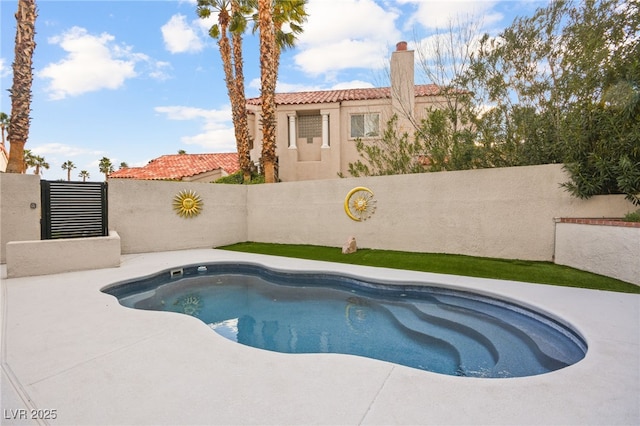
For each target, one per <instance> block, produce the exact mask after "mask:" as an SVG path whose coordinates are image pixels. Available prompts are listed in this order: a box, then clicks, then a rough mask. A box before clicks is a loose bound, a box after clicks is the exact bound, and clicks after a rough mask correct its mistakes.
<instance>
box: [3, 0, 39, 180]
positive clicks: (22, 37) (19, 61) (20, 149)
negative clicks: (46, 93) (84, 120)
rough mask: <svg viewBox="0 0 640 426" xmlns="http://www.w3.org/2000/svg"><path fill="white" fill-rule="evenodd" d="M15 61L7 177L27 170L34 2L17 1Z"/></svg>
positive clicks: (34, 42)
mask: <svg viewBox="0 0 640 426" xmlns="http://www.w3.org/2000/svg"><path fill="white" fill-rule="evenodd" d="M15 16H16V21H17V27H16V38H15V47H14V52H15V58H14V61H13V85H12V86H11V89H10V90H9V92H10V96H11V126H10V127H9V143H10V144H11V147H10V151H9V163H8V164H7V172H8V173H22V172H23V170H24V169H23V167H24V162H23V160H24V145H25V143H26V142H27V139H29V125H30V121H31V119H30V117H29V114H30V113H31V85H32V83H33V52H34V50H35V48H36V41H35V24H36V17H37V12H36V2H35V0H18V10H17V12H16V15H15Z"/></svg>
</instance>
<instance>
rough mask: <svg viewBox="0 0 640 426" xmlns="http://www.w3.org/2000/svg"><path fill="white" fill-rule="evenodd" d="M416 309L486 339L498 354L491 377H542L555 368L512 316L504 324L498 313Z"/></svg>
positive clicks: (443, 306)
mask: <svg viewBox="0 0 640 426" xmlns="http://www.w3.org/2000/svg"><path fill="white" fill-rule="evenodd" d="M416 308H417V309H418V310H419V311H420V312H422V313H423V314H424V315H427V316H437V317H440V318H445V319H451V320H455V321H456V322H458V323H459V324H460V325H463V326H466V327H470V328H473V329H474V330H476V331H477V332H478V333H480V334H482V335H483V336H486V338H488V339H489V340H490V341H491V342H492V343H493V345H494V347H495V348H496V351H497V354H498V360H497V363H496V364H495V366H494V368H493V371H492V373H491V374H492V377H511V376H522V375H526V374H525V372H527V371H528V372H529V375H531V374H542V373H546V372H548V371H550V369H551V368H550V367H551V366H554V367H557V366H556V364H557V363H558V361H557V360H556V359H554V358H551V357H549V356H547V355H546V354H544V353H543V352H542V351H541V350H540V348H539V347H538V345H536V343H535V341H534V340H533V339H532V338H531V336H530V335H529V334H528V333H527V332H526V331H523V330H522V329H521V328H519V327H517V326H516V325H515V324H516V323H517V322H518V319H517V317H516V316H510V317H509V319H508V320H505V319H502V318H503V316H504V315H500V314H501V312H498V311H499V309H496V310H491V309H489V310H488V311H478V310H476V309H474V308H475V306H473V305H472V306H459V305H452V304H446V303H442V304H438V305H435V304H416ZM502 314H503V313H502ZM472 371H475V370H472Z"/></svg>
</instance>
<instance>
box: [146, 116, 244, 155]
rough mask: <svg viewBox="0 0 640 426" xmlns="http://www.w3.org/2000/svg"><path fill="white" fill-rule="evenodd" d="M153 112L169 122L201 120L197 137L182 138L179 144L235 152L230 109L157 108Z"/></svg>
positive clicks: (214, 150)
mask: <svg viewBox="0 0 640 426" xmlns="http://www.w3.org/2000/svg"><path fill="white" fill-rule="evenodd" d="M154 110H155V111H156V112H158V113H160V114H164V115H166V117H167V118H168V119H169V120H201V121H203V124H202V129H201V132H200V133H199V134H197V135H192V136H183V137H182V138H180V140H181V142H182V143H184V144H186V145H197V146H201V147H203V148H205V149H207V150H208V151H210V152H232V151H235V150H236V143H235V135H234V131H233V123H232V122H231V108H230V107H229V106H228V105H227V106H225V107H224V109H218V110H215V109H214V110H208V109H202V108H194V107H187V106H159V107H155V108H154Z"/></svg>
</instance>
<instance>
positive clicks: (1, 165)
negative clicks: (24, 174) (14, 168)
mask: <svg viewBox="0 0 640 426" xmlns="http://www.w3.org/2000/svg"><path fill="white" fill-rule="evenodd" d="M8 164H9V152H7V148H5V146H4V142H3V143H1V144H0V172H6V171H7V165H8Z"/></svg>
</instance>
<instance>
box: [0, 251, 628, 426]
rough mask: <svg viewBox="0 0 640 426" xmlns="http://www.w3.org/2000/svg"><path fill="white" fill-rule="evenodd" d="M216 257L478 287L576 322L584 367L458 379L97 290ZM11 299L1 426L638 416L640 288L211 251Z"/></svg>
mask: <svg viewBox="0 0 640 426" xmlns="http://www.w3.org/2000/svg"><path fill="white" fill-rule="evenodd" d="M215 261H242V262H253V263H258V264H262V265H264V266H267V267H270V268H275V269H284V270H287V269H288V270H304V271H327V270H331V271H336V272H339V273H348V274H353V275H359V276H363V277H365V278H373V279H382V280H387V279H396V280H401V281H407V282H427V283H438V284H440V285H442V286H448V287H452V288H458V289H463V290H472V291H476V292H480V293H482V294H486V295H492V296H497V297H500V298H503V299H507V300H511V301H517V302H518V303H520V304H524V305H525V306H528V307H532V308H536V309H539V310H543V311H544V312H545V313H547V314H548V315H551V316H553V317H555V318H557V319H561V320H564V321H566V322H568V323H569V324H571V325H572V326H573V327H574V328H575V329H576V330H577V331H578V332H579V333H580V334H581V335H582V336H583V337H584V339H585V341H586V342H587V344H588V346H589V350H588V352H587V355H586V357H585V358H584V359H583V360H582V361H580V362H579V363H577V364H575V365H573V366H570V367H567V368H564V369H562V370H558V371H555V372H552V373H548V374H543V375H539V376H532V377H523V378H510V379H478V378H464V377H453V376H446V375H440V374H436V373H430V372H425V371H420V370H416V369H413V368H409V367H403V366H398V365H394V364H390V363H386V362H383V361H377V360H371V359H366V358H361V357H356V356H348V355H334V354H330V355H327V354H318V355H316V354H309V355H290V354H280V353H275V352H268V351H263V350H259V349H254V348H249V347H245V346H242V345H238V344H236V343H233V342H230V341H228V340H226V339H224V338H223V337H221V336H218V335H217V334H216V333H211V331H210V329H209V328H208V327H207V326H206V325H205V324H204V323H202V322H200V321H199V320H197V319H195V318H191V317H187V316H184V315H179V314H172V313H164V312H150V311H136V310H133V309H128V308H124V307H122V306H120V305H119V304H118V302H117V300H116V299H115V298H113V297H112V296H109V295H106V294H103V293H101V292H100V291H99V290H100V288H102V287H104V286H106V285H108V284H112V283H114V282H117V281H121V280H125V279H130V278H134V277H138V276H144V275H149V274H152V273H154V272H158V271H161V270H164V269H168V268H172V267H178V266H181V265H185V264H193V263H199V262H202V263H205V262H215ZM2 273H3V278H5V277H6V271H5V270H4V266H3V271H2ZM1 306H2V310H3V312H2V328H1V329H2V351H1V354H2V408H3V412H2V418H1V419H0V420H2V422H1V424H3V425H4V424H7V425H9V424H37V423H40V424H52V425H55V424H76V425H89V424H91V425H94V424H110V425H116V424H118V425H119V424H122V425H124V424H156V425H160V424H469V423H474V424H581V425H584V424H638V423H640V404H639V399H638V395H639V394H640V333H638V328H637V327H638V319H639V318H640V295H636V294H624V293H613V292H606V291H597V290H586V289H579V288H569V287H557V286H548V285H540V284H528V283H521V282H514V281H501V280H490V279H481V278H469V277H460V276H453V275H443V274H431V273H424V272H415V271H404V270H394V269H388V268H374V267H365V266H355V265H347V264H336V263H329V262H318V261H310V260H302V259H291V258H284V257H274V256H265V255H256V254H246V253H237V252H229V251H222V250H209V249H203V250H183V251H174V252H158V253H144V254H134V255H124V256H122V259H121V266H120V267H118V268H108V269H99V270H93V271H78V272H70V273H62V274H55V275H46V276H38V277H23V278H12V279H3V281H2V303H1ZM31 408H34V409H37V410H56V419H48V420H47V419H30V418H27V419H25V420H26V421H23V420H20V419H12V418H11V417H12V416H13V415H14V414H15V413H22V412H21V411H17V410H21V409H26V410H27V412H26V414H27V417H29V414H30V413H29V412H28V410H29V409H31ZM10 410H11V411H10ZM13 410H16V411H13ZM35 413H36V414H42V415H44V414H46V413H45V412H44V411H40V412H38V411H36V412H35ZM7 417H10V418H7Z"/></svg>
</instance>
